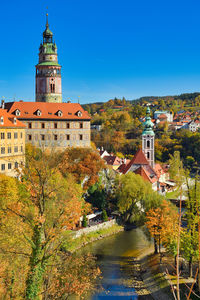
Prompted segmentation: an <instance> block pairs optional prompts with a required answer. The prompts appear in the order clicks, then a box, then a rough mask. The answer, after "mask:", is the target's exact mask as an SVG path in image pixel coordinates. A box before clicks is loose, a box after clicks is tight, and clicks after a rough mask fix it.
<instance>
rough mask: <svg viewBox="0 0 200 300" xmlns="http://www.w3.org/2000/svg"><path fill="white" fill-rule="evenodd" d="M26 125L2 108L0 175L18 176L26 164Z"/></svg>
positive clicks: (0, 113) (0, 115)
mask: <svg viewBox="0 0 200 300" xmlns="http://www.w3.org/2000/svg"><path fill="white" fill-rule="evenodd" d="M25 127H26V126H25V125H24V124H23V123H22V122H20V121H19V120H17V118H16V116H14V115H11V114H9V113H7V112H6V110H5V109H2V108H0V173H1V174H5V175H8V176H17V172H16V169H17V168H20V167H21V166H22V165H23V164H24V162H25Z"/></svg>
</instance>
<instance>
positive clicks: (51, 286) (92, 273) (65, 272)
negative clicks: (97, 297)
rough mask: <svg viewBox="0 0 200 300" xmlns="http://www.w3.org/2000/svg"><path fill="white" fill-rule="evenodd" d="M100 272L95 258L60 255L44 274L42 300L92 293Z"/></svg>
mask: <svg viewBox="0 0 200 300" xmlns="http://www.w3.org/2000/svg"><path fill="white" fill-rule="evenodd" d="M100 275H101V272H100V269H99V268H98V267H96V261H95V258H94V257H93V256H92V255H90V254H88V255H80V254H76V253H75V254H73V255H69V254H67V253H60V254H59V256H57V257H56V261H55V262H54V264H53V266H52V265H49V266H48V268H47V272H46V274H45V289H44V296H43V299H44V300H50V299H52V300H60V299H68V297H69V296H71V295H77V296H79V297H82V296H86V295H87V293H88V292H89V293H92V291H93V290H94V289H95V286H96V284H95V283H96V279H97V278H98V277H100Z"/></svg>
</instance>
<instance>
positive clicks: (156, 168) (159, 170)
mask: <svg viewBox="0 0 200 300" xmlns="http://www.w3.org/2000/svg"><path fill="white" fill-rule="evenodd" d="M154 171H155V172H156V175H157V176H158V178H160V176H161V175H162V174H164V173H165V172H164V170H163V168H162V167H161V165H160V164H155V166H154Z"/></svg>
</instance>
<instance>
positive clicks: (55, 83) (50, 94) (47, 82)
mask: <svg viewBox="0 0 200 300" xmlns="http://www.w3.org/2000/svg"><path fill="white" fill-rule="evenodd" d="M36 101H37V102H58V103H61V102H62V90H61V65H59V63H58V56H57V46H56V44H55V42H53V33H52V32H51V30H50V29H49V22H48V12H47V13H46V28H45V31H44V32H43V42H42V43H41V45H40V48H39V63H38V64H37V65H36Z"/></svg>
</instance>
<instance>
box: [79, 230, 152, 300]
mask: <svg viewBox="0 0 200 300" xmlns="http://www.w3.org/2000/svg"><path fill="white" fill-rule="evenodd" d="M150 246H151V244H150V242H149V241H148V240H147V239H146V237H145V235H144V233H143V231H142V230H141V229H133V230H131V231H124V232H120V233H118V234H116V235H113V236H111V237H108V238H105V239H103V240H100V241H97V242H95V243H92V244H89V245H88V246H86V247H84V248H83V249H82V250H81V252H82V253H88V252H90V253H92V254H94V255H95V256H96V257H97V264H98V265H99V267H100V269H101V272H102V280H101V284H102V287H103V291H100V292H97V293H96V294H95V295H93V296H92V297H91V299H92V300H97V299H104V298H105V297H109V299H118V298H119V297H120V299H127V300H135V299H137V298H138V297H137V294H136V292H135V289H134V287H133V277H134V264H136V263H137V259H136V258H137V256H138V255H139V254H141V252H142V251H144V249H146V248H148V247H150Z"/></svg>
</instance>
